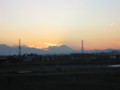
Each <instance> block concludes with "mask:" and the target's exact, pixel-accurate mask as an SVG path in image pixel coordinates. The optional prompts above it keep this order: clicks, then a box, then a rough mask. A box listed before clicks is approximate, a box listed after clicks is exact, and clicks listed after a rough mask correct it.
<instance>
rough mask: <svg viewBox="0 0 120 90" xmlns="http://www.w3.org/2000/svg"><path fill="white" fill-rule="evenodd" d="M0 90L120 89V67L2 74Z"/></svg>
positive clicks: (0, 76)
mask: <svg viewBox="0 0 120 90" xmlns="http://www.w3.org/2000/svg"><path fill="white" fill-rule="evenodd" d="M0 90H120V68H110V69H99V70H89V71H87V70H86V71H79V72H51V73H31V74H1V75H0Z"/></svg>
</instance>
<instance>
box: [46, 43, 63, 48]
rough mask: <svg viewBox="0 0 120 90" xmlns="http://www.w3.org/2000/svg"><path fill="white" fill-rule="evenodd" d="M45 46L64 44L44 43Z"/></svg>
mask: <svg viewBox="0 0 120 90" xmlns="http://www.w3.org/2000/svg"><path fill="white" fill-rule="evenodd" d="M44 44H45V45H47V46H48V47H49V46H61V45H62V44H54V43H44Z"/></svg>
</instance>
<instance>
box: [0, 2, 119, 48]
mask: <svg viewBox="0 0 120 90" xmlns="http://www.w3.org/2000/svg"><path fill="white" fill-rule="evenodd" d="M19 38H20V39H21V42H22V45H25V46H28V47H36V48H47V47H49V46H60V45H67V46H69V47H72V48H74V49H78V50H79V49H81V40H84V45H85V49H107V48H113V49H120V0H0V44H7V45H10V46H14V45H18V40H19Z"/></svg>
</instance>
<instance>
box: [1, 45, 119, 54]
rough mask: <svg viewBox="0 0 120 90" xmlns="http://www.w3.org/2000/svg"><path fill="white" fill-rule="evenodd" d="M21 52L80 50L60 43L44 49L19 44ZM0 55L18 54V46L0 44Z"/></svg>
mask: <svg viewBox="0 0 120 90" xmlns="http://www.w3.org/2000/svg"><path fill="white" fill-rule="evenodd" d="M112 51H120V50H117V49H105V50H100V49H96V50H84V52H85V53H101V52H104V53H105V52H112ZM21 52H22V54H31V53H34V54H42V55H43V54H71V53H81V50H73V49H72V48H70V47H68V46H66V45H61V46H50V47H48V48H45V49H37V48H30V47H26V46H21ZM0 55H18V46H12V47H11V46H8V45H6V44H0Z"/></svg>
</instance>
